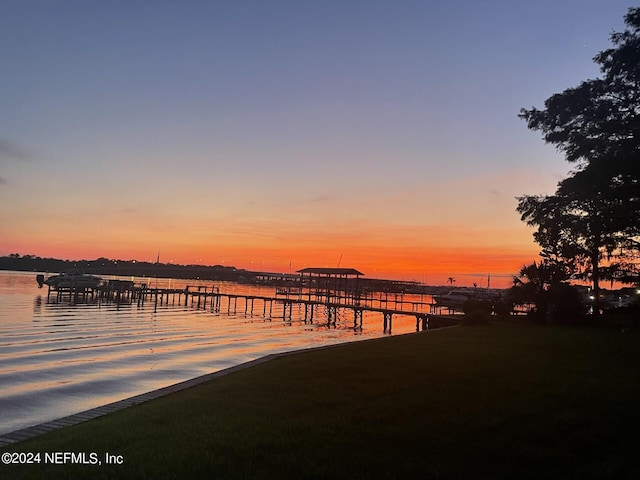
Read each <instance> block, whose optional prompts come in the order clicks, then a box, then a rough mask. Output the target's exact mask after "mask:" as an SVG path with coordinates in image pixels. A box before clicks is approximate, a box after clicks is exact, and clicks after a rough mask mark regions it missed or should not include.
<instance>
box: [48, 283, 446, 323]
mask: <svg viewBox="0 0 640 480" xmlns="http://www.w3.org/2000/svg"><path fill="white" fill-rule="evenodd" d="M52 293H54V294H55V295H56V296H57V298H58V299H61V298H62V296H67V295H68V296H69V298H70V299H71V300H72V301H75V302H78V301H95V300H97V301H108V302H115V303H118V304H121V303H137V304H138V305H139V306H141V305H143V304H145V303H147V302H153V304H154V305H155V306H156V307H157V306H159V305H176V306H184V307H188V306H191V307H193V308H196V309H208V310H210V311H212V312H217V313H227V314H230V315H231V314H238V313H244V314H245V315H255V314H261V315H262V316H263V317H265V318H274V316H273V314H274V305H277V306H278V307H281V309H282V313H281V315H279V316H280V317H281V318H282V319H284V320H291V319H292V318H293V308H294V306H297V307H298V309H299V311H300V313H301V315H302V310H303V309H304V316H303V321H304V322H309V323H314V317H315V320H319V319H318V317H319V316H322V317H321V318H323V319H324V320H326V325H328V326H335V325H336V322H337V320H338V318H339V316H340V312H348V313H347V315H349V316H351V317H352V318H353V328H354V330H361V329H362V326H363V314H364V312H374V313H379V314H381V316H382V327H383V332H385V333H391V331H392V328H393V316H394V315H405V316H412V317H414V318H415V321H416V331H420V330H428V329H429V322H430V320H431V319H432V318H433V316H435V315H436V314H437V309H438V308H439V307H437V306H436V305H435V304H434V303H432V302H427V301H415V300H412V301H409V300H406V299H405V298H404V295H403V294H385V293H383V292H369V294H367V295H363V294H359V295H354V294H353V293H347V292H340V291H338V292H330V291H326V292H321V293H320V292H318V291H316V292H312V291H311V290H309V291H306V292H304V291H302V290H301V289H295V290H288V289H283V288H278V289H276V292H275V295H274V296H264V295H251V294H237V293H225V292H221V291H220V289H219V287H216V286H210V287H209V286H195V287H189V286H187V287H186V288H182V289H177V288H152V287H149V286H146V285H142V286H136V285H134V284H133V282H128V281H121V280H112V281H109V282H108V283H107V284H105V285H101V286H100V287H98V288H96V289H81V290H80V289H72V288H67V289H57V290H55V289H49V296H51V294H52ZM277 310H278V312H280V308H277Z"/></svg>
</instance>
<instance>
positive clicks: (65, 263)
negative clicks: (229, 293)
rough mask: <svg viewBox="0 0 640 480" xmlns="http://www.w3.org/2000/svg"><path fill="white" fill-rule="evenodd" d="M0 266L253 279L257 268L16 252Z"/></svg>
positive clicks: (143, 275) (171, 276) (42, 270)
mask: <svg viewBox="0 0 640 480" xmlns="http://www.w3.org/2000/svg"><path fill="white" fill-rule="evenodd" d="M0 270H15V271H23V272H47V273H64V272H68V271H70V270H77V271H80V272H82V273H87V274H93V275H119V276H125V277H158V278H183V279H202V280H219V281H231V282H238V281H251V279H252V278H254V277H255V275H256V274H255V273H254V272H249V271H247V270H239V269H237V268H235V267H225V266H222V265H215V266H205V265H174V264H167V263H151V262H139V261H137V260H111V259H108V258H103V257H101V258H96V259H95V260H60V259H57V258H42V257H37V256H34V255H22V256H21V255H19V254H17V253H14V254H11V255H9V256H6V257H0Z"/></svg>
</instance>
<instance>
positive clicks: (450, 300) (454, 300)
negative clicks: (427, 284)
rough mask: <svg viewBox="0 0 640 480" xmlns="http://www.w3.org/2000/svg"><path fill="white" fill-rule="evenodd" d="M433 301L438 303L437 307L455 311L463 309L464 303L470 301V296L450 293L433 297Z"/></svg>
mask: <svg viewBox="0 0 640 480" xmlns="http://www.w3.org/2000/svg"><path fill="white" fill-rule="evenodd" d="M433 300H434V301H435V302H436V306H437V307H444V308H449V309H451V310H454V309H458V310H460V309H462V306H463V305H464V302H466V301H467V300H469V295H465V294H462V293H456V292H449V293H447V294H444V295H433Z"/></svg>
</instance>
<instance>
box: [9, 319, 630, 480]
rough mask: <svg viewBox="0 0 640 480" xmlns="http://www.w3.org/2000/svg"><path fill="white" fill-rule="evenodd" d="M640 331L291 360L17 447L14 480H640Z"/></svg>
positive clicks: (427, 339)
mask: <svg viewBox="0 0 640 480" xmlns="http://www.w3.org/2000/svg"><path fill="white" fill-rule="evenodd" d="M639 401H640V332H638V331H635V330H630V331H627V332H626V333H621V332H620V330H619V329H602V328H570V327H549V326H535V325H524V324H519V325H513V324H506V323H499V324H491V325H484V326H476V327H472V326H468V327H461V328H452V329H447V330H442V331H432V332H426V333H420V334H412V335H404V336H397V337H389V338H384V339H379V340H371V341H364V342H359V343H355V344H350V345H342V346H337V347H332V348H328V349H324V350H318V351H311V352H305V353H300V354H295V355H291V356H286V357H283V358H279V359H276V360H274V361H272V362H267V363H264V364H260V365H257V366H255V367H252V368H249V369H246V370H242V371H239V372H236V373H233V374H230V375H227V376H224V377H221V378H218V379H215V380H214V381H211V382H209V383H206V384H203V385H200V386H197V387H194V388H191V389H188V390H184V391H182V392H179V393H176V394H172V395H170V396H167V397H164V398H160V399H157V400H154V401H151V402H148V403H145V404H141V405H138V406H135V407H132V408H129V409H126V410H122V411H120V412H116V413H114V414H111V415H108V416H105V417H101V418H98V419H96V420H93V421H90V422H86V423H84V424H80V425H76V426H73V427H68V428H65V429H61V430H58V431H54V432H50V433H48V434H46V435H43V436H41V437H38V438H35V439H31V440H28V441H25V442H22V443H19V444H15V445H11V446H9V447H5V448H4V449H3V451H10V452H40V453H41V455H44V453H45V452H86V453H87V455H88V454H89V453H90V452H95V453H97V454H98V456H99V458H100V459H101V460H102V461H103V462H104V460H103V457H104V455H105V454H106V453H107V452H108V453H110V454H115V455H121V456H122V457H123V459H124V464H122V465H104V464H103V465H99V466H98V465H95V466H94V465H51V464H48V465H45V464H44V458H43V459H42V460H43V463H41V464H39V465H24V466H16V465H9V466H6V465H0V478H51V479H54V478H74V479H76V478H135V479H145V478H148V479H162V478H175V479H183V478H212V479H227V478H233V479H249V478H250V479H262V478H265V479H266V478H269V479H278V480H283V479H288V478H299V479H308V478H327V479H333V478H345V479H347V478H348V479H359V478H363V479H365V478H376V479H385V478H399V479H406V478H420V479H429V478H474V479H475V478H491V479H497V478H505V479H506V478H508V479H514V478H517V479H527V478H531V479H534V478H535V479H540V478H579V479H589V478H594V479H596V478H597V479H601V478H615V479H626V478H640V476H639V475H640V461H639V457H640V451H639V449H638V445H640V440H639V439H638V437H639V436H640V409H639V406H640V403H639Z"/></svg>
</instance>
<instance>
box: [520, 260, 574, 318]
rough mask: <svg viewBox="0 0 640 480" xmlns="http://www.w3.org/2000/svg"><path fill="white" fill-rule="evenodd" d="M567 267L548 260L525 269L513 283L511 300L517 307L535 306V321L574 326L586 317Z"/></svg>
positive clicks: (523, 268)
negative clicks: (582, 316) (577, 321)
mask: <svg viewBox="0 0 640 480" xmlns="http://www.w3.org/2000/svg"><path fill="white" fill-rule="evenodd" d="M566 280H567V267H566V265H564V264H562V263H561V262H552V261H550V260H545V261H543V262H540V263H536V262H533V263H532V264H530V265H525V266H523V267H522V268H521V269H520V272H519V273H518V275H517V276H515V277H514V279H513V287H512V288H511V289H510V290H509V292H508V299H509V301H510V302H512V303H514V304H519V305H524V304H527V303H530V304H534V305H535V310H534V312H533V315H534V318H535V319H536V320H538V321H542V322H547V323H556V322H559V323H571V322H572V321H575V320H576V319H577V318H579V316H580V315H582V314H583V313H585V311H586V305H585V304H584V302H583V301H582V299H581V298H580V294H579V292H578V291H577V290H576V289H575V288H573V287H571V286H570V285H569V284H568V283H567V282H566Z"/></svg>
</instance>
